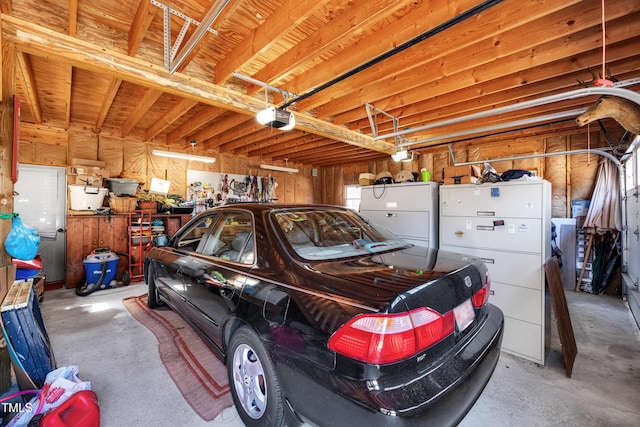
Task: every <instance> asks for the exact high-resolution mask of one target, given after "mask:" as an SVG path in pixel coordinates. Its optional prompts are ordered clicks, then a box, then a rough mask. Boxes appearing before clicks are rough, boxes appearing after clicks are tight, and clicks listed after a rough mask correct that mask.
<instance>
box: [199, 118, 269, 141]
mask: <svg viewBox="0 0 640 427" xmlns="http://www.w3.org/2000/svg"><path fill="white" fill-rule="evenodd" d="M254 122H255V120H254V118H253V117H252V116H246V115H243V114H225V115H223V116H221V117H220V118H219V120H218V121H216V123H213V124H210V125H208V126H205V127H203V128H202V129H200V130H199V131H197V132H196V133H194V134H192V135H191V138H192V139H195V140H197V141H202V145H203V146H204V148H205V149H206V150H211V149H215V148H216V147H217V146H218V145H220V144H219V143H216V142H215V139H216V136H218V135H220V134H222V133H225V132H227V131H228V129H233V128H235V127H237V126H243V127H244V126H247V125H246V124H247V123H249V125H248V126H251V124H252V123H254ZM256 124H257V123H256ZM246 130H247V131H250V128H246Z"/></svg>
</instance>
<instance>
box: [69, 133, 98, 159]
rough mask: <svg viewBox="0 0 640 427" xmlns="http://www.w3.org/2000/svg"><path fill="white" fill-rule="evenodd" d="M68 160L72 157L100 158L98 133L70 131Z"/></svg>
mask: <svg viewBox="0 0 640 427" xmlns="http://www.w3.org/2000/svg"><path fill="white" fill-rule="evenodd" d="M67 158H68V161H69V162H71V159H74V158H75V159H89V160H97V159H98V135H95V134H93V133H85V134H79V133H70V134H69V145H68V150H67Z"/></svg>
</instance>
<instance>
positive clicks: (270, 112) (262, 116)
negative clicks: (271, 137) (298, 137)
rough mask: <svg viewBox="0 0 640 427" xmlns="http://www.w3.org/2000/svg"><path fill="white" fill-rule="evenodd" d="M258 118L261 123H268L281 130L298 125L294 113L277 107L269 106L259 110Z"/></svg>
mask: <svg viewBox="0 0 640 427" xmlns="http://www.w3.org/2000/svg"><path fill="white" fill-rule="evenodd" d="M256 119H257V120H258V123H260V124H261V125H265V126H266V125H268V126H271V127H272V128H277V129H280V130H291V129H293V128H294V127H295V125H296V118H295V117H294V115H293V113H290V112H289V111H285V110H280V109H279V108H275V107H267V108H265V109H264V110H261V111H259V112H258V114H257V115H256Z"/></svg>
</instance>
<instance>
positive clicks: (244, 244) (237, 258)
mask: <svg viewBox="0 0 640 427" xmlns="http://www.w3.org/2000/svg"><path fill="white" fill-rule="evenodd" d="M200 252H201V253H202V254H203V255H209V256H214V257H218V258H222V259H225V260H227V261H234V262H240V263H242V264H253V260H254V255H253V227H252V222H251V216H250V215H249V214H248V213H245V212H242V213H238V212H227V213H224V214H222V215H221V218H220V220H219V221H217V222H216V224H215V225H214V227H213V229H212V231H211V234H210V235H209V237H208V238H207V241H206V242H205V244H204V245H203V247H202V250H201V251H200Z"/></svg>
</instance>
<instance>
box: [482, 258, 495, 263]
mask: <svg viewBox="0 0 640 427" xmlns="http://www.w3.org/2000/svg"><path fill="white" fill-rule="evenodd" d="M482 261H484V263H485V264H495V263H496V260H495V259H491V258H482Z"/></svg>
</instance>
